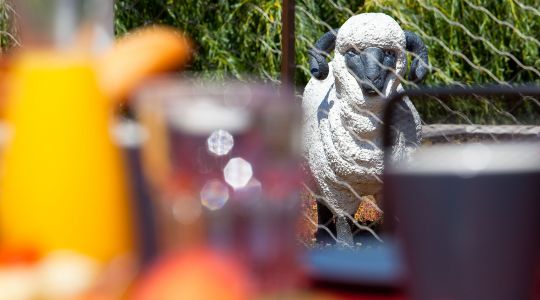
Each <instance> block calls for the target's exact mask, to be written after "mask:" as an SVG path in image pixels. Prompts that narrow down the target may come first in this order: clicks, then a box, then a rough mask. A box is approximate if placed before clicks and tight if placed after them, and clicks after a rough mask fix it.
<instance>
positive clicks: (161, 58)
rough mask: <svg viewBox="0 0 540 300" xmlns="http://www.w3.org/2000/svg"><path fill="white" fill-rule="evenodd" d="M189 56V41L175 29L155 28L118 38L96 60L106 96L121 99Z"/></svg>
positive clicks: (177, 65)
mask: <svg viewBox="0 0 540 300" xmlns="http://www.w3.org/2000/svg"><path fill="white" fill-rule="evenodd" d="M190 56H191V46H190V41H189V40H188V38H187V37H186V36H184V35H183V34H182V33H181V32H179V31H178V30H175V29H172V28H168V27H161V26H154V27H147V28H143V29H139V30H136V31H134V32H133V33H130V34H128V35H126V36H125V37H123V38H121V39H119V40H118V41H117V42H116V44H115V45H114V46H113V47H112V48H111V49H110V50H109V51H107V52H106V53H105V54H104V55H103V56H102V57H101V58H100V59H99V61H98V75H99V78H100V80H101V85H102V87H103V89H104V91H105V93H106V94H107V95H108V96H109V97H110V99H113V100H124V99H125V98H126V97H127V96H129V93H130V92H132V91H133V90H134V88H136V87H137V86H138V85H139V84H140V83H141V82H142V81H143V80H144V79H146V78H148V76H151V75H156V74H158V73H160V72H164V71H170V70H173V69H175V68H178V67H180V66H182V65H183V64H185V63H186V62H187V61H188V60H189V58H190Z"/></svg>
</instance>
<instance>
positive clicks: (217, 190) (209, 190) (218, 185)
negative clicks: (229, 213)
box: [201, 180, 229, 210]
mask: <svg viewBox="0 0 540 300" xmlns="http://www.w3.org/2000/svg"><path fill="white" fill-rule="evenodd" d="M228 200H229V188H227V186H226V185H225V184H223V183H222V182H221V181H220V180H210V181H208V182H207V183H206V184H205V185H204V186H203V188H202V190H201V203H202V205H204V206H206V207H207V208H208V209H210V210H218V209H220V208H222V207H223V206H224V205H225V204H226V203H227V201H228Z"/></svg>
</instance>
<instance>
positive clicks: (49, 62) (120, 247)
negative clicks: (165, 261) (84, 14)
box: [0, 51, 134, 260]
mask: <svg viewBox="0 0 540 300" xmlns="http://www.w3.org/2000/svg"><path fill="white" fill-rule="evenodd" d="M10 73H11V74H10V79H11V82H10V83H11V84H10V88H9V94H8V97H7V103H8V105H7V106H6V110H5V118H6V123H7V126H8V128H7V129H8V133H9V134H8V136H9V138H8V139H7V140H6V144H5V145H4V151H3V157H2V166H1V169H0V170H1V172H0V199H1V201H0V241H1V242H0V244H2V246H6V247H32V248H35V249H37V250H39V251H43V252H49V251H52V250H55V249H70V250H73V251H77V252H80V253H81V254H86V255H89V256H92V257H95V258H97V259H100V260H108V259H111V258H112V257H114V256H116V255H118V254H122V253H128V252H132V250H133V245H134V240H133V239H134V236H133V233H132V230H131V229H132V220H131V219H130V212H131V210H130V208H129V202H128V199H129V197H128V185H127V182H126V176H125V174H124V172H125V170H124V166H123V165H122V163H123V162H122V157H121V153H120V149H119V148H118V147H117V146H116V145H114V143H113V141H112V139H111V137H110V135H109V134H108V133H109V127H110V122H111V118H112V112H111V111H112V108H113V106H112V104H111V103H112V102H111V101H110V100H109V99H108V97H106V96H105V95H104V93H103V92H102V89H101V87H100V86H99V82H98V76H97V73H96V71H95V62H94V60H93V59H91V58H90V56H86V55H84V54H82V53H66V52H53V51H42V52H40V51H35V52H26V53H21V54H20V55H19V56H18V57H17V58H16V59H15V60H14V62H13V65H12V69H11V72H10Z"/></svg>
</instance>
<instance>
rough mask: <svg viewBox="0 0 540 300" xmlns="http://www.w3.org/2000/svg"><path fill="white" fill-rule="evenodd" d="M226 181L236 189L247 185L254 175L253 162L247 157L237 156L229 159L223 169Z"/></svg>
mask: <svg viewBox="0 0 540 300" xmlns="http://www.w3.org/2000/svg"><path fill="white" fill-rule="evenodd" d="M223 175H224V177H225V181H226V182H227V183H228V184H229V185H230V186H232V187H233V188H235V189H238V188H242V187H244V186H246V184H247V183H248V182H249V180H250V179H251V177H252V176H253V169H252V168H251V164H250V163H249V162H247V161H246V160H245V159H243V158H240V157H236V158H232V159H231V160H229V162H228V163H227V165H226V166H225V169H223Z"/></svg>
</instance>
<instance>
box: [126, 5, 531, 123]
mask: <svg viewBox="0 0 540 300" xmlns="http://www.w3.org/2000/svg"><path fill="white" fill-rule="evenodd" d="M538 1H539V0H520V2H516V0H501V1H493V0H450V1H449V0H405V1H398V0H366V1H363V0H298V1H296V36H297V39H296V47H297V51H296V62H297V66H298V69H297V72H296V80H295V81H296V84H297V85H298V86H299V87H301V86H303V85H305V84H306V83H307V81H308V80H309V78H310V76H309V71H308V68H307V65H308V64H307V54H306V52H307V49H309V47H310V46H311V45H312V44H313V43H314V42H315V41H316V40H317V39H318V38H319V37H320V36H321V35H322V34H323V33H324V32H326V31H328V30H330V29H332V28H338V27H339V26H340V25H341V24H342V23H343V22H344V21H345V20H347V19H348V18H349V17H350V16H351V15H352V14H357V13H362V12H383V13H386V14H389V15H391V16H393V17H394V18H395V19H396V20H397V21H398V22H399V23H400V24H401V25H402V26H403V27H404V29H407V30H411V31H414V32H416V33H417V34H419V35H420V36H421V37H422V39H423V40H424V41H425V43H426V44H427V46H428V48H429V54H430V59H431V64H432V65H433V67H434V68H433V72H432V74H431V75H430V76H428V79H427V81H426V83H425V84H427V85H440V84H456V83H458V84H466V85H470V84H484V83H503V84H504V83H511V84H520V83H529V82H534V83H540V73H539V72H538V69H540V58H539V56H538V54H539V53H538V51H539V50H538V49H539V46H540V42H538V39H539V38H540V36H539V32H540V16H539V15H538V11H537V10H536V11H535V10H534V9H530V8H527V7H524V6H530V7H533V8H535V7H538V6H539V2H538ZM364 2H365V3H364ZM281 3H282V1H281V0H219V1H215V0H198V1H173V0H168V1H166V0H118V1H117V4H116V8H117V19H116V27H117V31H118V33H119V34H123V33H125V32H126V31H127V30H129V29H131V28H134V27H137V26H140V25H145V24H150V23H159V24H168V25H172V26H175V27H179V28H183V29H184V30H186V31H187V32H188V33H189V34H190V35H191V36H192V37H193V39H194V40H195V41H196V42H197V44H198V48H197V55H196V58H195V60H194V62H193V65H192V66H191V69H192V70H194V71H197V72H201V73H203V74H204V75H205V76H208V77H218V78H223V77H227V76H233V77H236V78H240V79H244V80H245V79H247V78H246V74H251V75H252V76H253V77H254V78H258V79H262V80H266V81H277V80H279V69H280V59H281V55H280V44H281V37H280V32H281V23H280V22H281ZM522 102H523V103H521V104H520V106H519V107H515V105H514V104H512V105H513V106H510V105H511V104H509V103H504V102H503V101H499V102H493V104H490V105H487V104H485V103H483V104H472V102H471V101H454V102H453V103H451V104H450V107H449V109H450V110H452V111H454V110H456V111H462V112H464V113H465V114H466V115H467V116H470V119H471V120H473V121H475V122H480V123H496V122H498V123H501V122H503V123H512V120H511V119H508V118H501V117H500V116H501V114H500V113H497V112H496V111H498V110H500V111H512V114H518V115H522V117H521V118H520V119H521V120H530V119H531V117H530V116H531V114H533V115H535V114H536V115H537V114H538V113H539V112H538V107H537V105H536V106H535V104H534V103H533V102H530V101H522ZM416 104H417V106H418V107H419V110H420V112H421V114H422V116H423V117H424V119H425V120H426V121H427V122H428V123H432V122H438V121H444V120H446V119H447V116H448V114H449V111H448V109H446V108H444V107H443V106H442V105H441V104H440V103H437V102H434V101H429V102H423V103H416ZM453 121H455V122H465V121H464V120H463V119H459V118H458V119H456V120H453ZM533 121H534V122H538V117H534V118H533Z"/></svg>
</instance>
